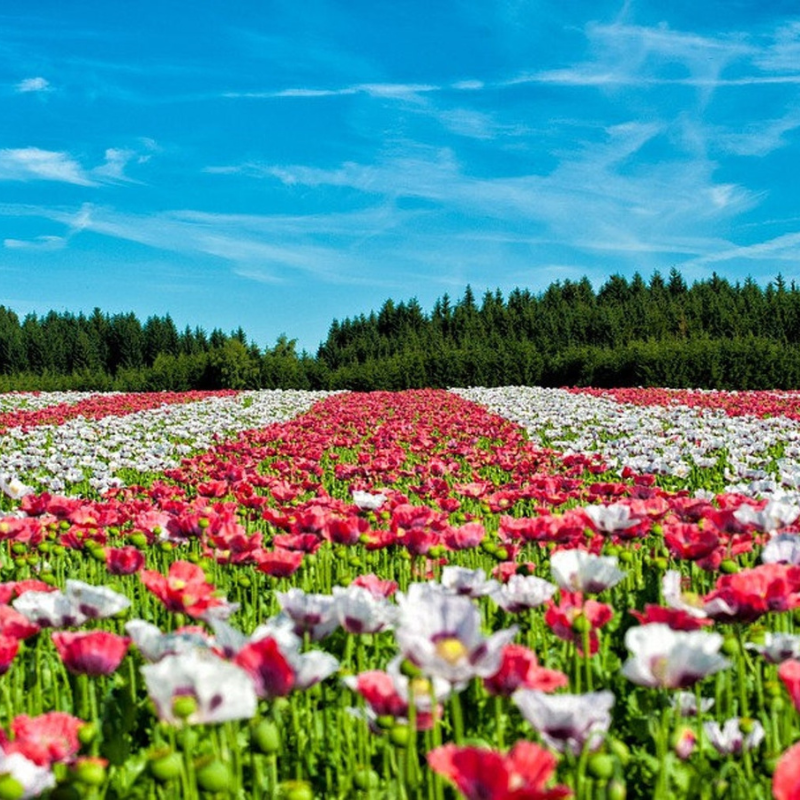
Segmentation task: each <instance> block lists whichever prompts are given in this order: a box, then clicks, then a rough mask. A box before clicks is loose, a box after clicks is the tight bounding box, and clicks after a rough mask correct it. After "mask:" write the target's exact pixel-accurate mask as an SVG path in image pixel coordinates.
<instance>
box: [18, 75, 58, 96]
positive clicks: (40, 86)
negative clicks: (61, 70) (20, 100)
mask: <svg viewBox="0 0 800 800" xmlns="http://www.w3.org/2000/svg"><path fill="white" fill-rule="evenodd" d="M15 88H16V90H17V91H18V92H20V93H26V92H49V91H51V89H52V87H51V86H50V82H49V81H48V80H47V79H46V78H42V77H37V78H25V80H22V81H20V82H19V83H18V84H17V85H16V87H15Z"/></svg>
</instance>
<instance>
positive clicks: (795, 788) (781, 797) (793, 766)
mask: <svg viewBox="0 0 800 800" xmlns="http://www.w3.org/2000/svg"><path fill="white" fill-rule="evenodd" d="M772 796H773V797H774V798H775V800H800V742H798V743H797V744H795V745H793V746H792V747H790V748H789V749H788V750H787V751H786V752H785V753H784V754H783V755H782V756H781V757H780V758H779V759H778V764H777V766H776V767H775V771H774V772H773V773H772Z"/></svg>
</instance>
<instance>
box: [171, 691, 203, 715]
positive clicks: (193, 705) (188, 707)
mask: <svg viewBox="0 0 800 800" xmlns="http://www.w3.org/2000/svg"><path fill="white" fill-rule="evenodd" d="M195 711H197V700H195V699H194V697H190V696H189V695H187V694H185V695H181V696H179V697H176V698H175V699H174V700H173V701H172V713H173V714H174V715H175V716H176V717H178V718H179V719H186V718H187V717H190V716H191V715H192V714H194V713H195Z"/></svg>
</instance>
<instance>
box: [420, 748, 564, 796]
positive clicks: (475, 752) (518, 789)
mask: <svg viewBox="0 0 800 800" xmlns="http://www.w3.org/2000/svg"><path fill="white" fill-rule="evenodd" d="M428 765H429V766H430V768H431V769H432V770H433V771H434V772H438V773H439V774H440V775H444V777H446V778H447V779H448V780H450V781H452V782H453V783H454V784H455V785H456V786H457V787H458V790H459V791H460V792H461V793H462V794H463V795H464V797H465V798H467V800H557V799H558V798H561V797H568V796H569V795H570V794H572V791H571V790H570V789H569V788H568V787H567V786H554V787H552V788H547V787H546V784H547V783H548V781H549V780H550V778H551V777H552V775H553V773H554V772H555V769H556V759H555V757H554V756H553V755H552V754H551V753H549V752H548V751H547V750H545V749H544V748H542V747H539V746H538V745H535V744H533V742H525V741H521V742H517V744H515V745H514V747H513V748H511V750H510V751H509V752H508V754H506V755H503V754H502V753H499V752H497V751H496V750H489V749H486V748H482V747H458V746H456V745H454V744H447V745H444V746H443V747H437V748H436V749H435V750H431V752H430V753H428Z"/></svg>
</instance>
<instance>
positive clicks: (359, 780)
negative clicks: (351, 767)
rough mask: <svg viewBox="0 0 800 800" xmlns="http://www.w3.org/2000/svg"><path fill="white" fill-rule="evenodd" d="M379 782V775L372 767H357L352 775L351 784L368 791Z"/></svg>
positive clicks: (378, 784)
mask: <svg viewBox="0 0 800 800" xmlns="http://www.w3.org/2000/svg"><path fill="white" fill-rule="evenodd" d="M380 783H381V779H380V776H379V775H378V773H377V772H375V770H374V769H368V768H367V767H359V768H358V769H357V770H356V773H355V775H353V785H354V786H355V787H356V788H357V789H361V791H363V792H366V791H369V790H370V789H377V788H378V786H380Z"/></svg>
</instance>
